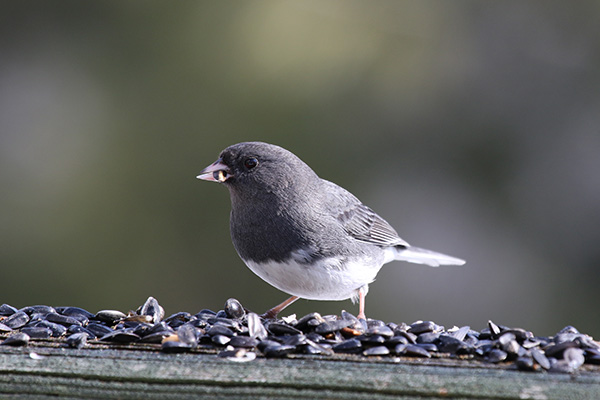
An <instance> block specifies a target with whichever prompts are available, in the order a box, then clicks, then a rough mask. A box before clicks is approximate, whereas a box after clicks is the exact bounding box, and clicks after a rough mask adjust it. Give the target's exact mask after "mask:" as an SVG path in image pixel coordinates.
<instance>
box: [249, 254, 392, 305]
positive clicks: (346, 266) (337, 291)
mask: <svg viewBox="0 0 600 400" xmlns="http://www.w3.org/2000/svg"><path fill="white" fill-rule="evenodd" d="M342 264H343V265H342ZM373 264H374V261H373V260H360V261H355V262H348V261H345V262H343V263H342V261H341V260H340V259H337V258H325V259H322V260H319V261H316V262H314V263H312V264H307V263H304V262H298V261H296V260H294V259H293V258H290V259H289V260H287V261H285V262H276V261H269V262H264V263H257V262H254V261H246V265H247V266H248V268H250V269H251V270H252V272H254V273H255V274H256V275H258V276H260V277H261V278H262V279H263V280H264V281H266V282H267V283H269V284H271V285H272V286H274V287H276V288H277V289H279V290H281V291H283V292H286V293H289V294H291V295H293V296H298V297H301V298H303V299H309V300H345V299H348V298H351V297H353V298H355V297H356V296H357V293H358V289H360V288H361V287H363V286H365V285H368V284H369V283H371V282H373V281H374V280H375V276H376V275H377V272H379V270H380V269H381V265H380V264H379V263H375V264H376V265H375V266H372V265H373Z"/></svg>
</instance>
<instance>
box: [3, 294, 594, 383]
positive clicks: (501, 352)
mask: <svg viewBox="0 0 600 400" xmlns="http://www.w3.org/2000/svg"><path fill="white" fill-rule="evenodd" d="M0 340H2V341H1V342H0V345H7V346H26V345H28V343H29V342H30V341H32V340H33V341H35V340H58V341H59V342H60V343H64V344H62V345H63V346H69V347H73V348H83V347H86V346H91V345H94V344H97V343H105V344H108V345H116V344H120V345H122V344H129V345H130V346H135V345H136V344H137V343H146V344H153V345H154V346H155V347H156V348H157V349H159V348H160V349H161V351H163V352H167V353H180V352H192V351H202V350H205V351H209V352H215V351H216V352H217V353H218V355H219V356H220V357H225V358H227V359H229V360H232V361H239V362H244V361H251V360H254V359H255V358H256V357H257V356H262V357H266V358H273V357H290V356H291V355H298V354H303V355H323V356H330V357H335V356H336V355H337V354H345V355H349V354H350V355H355V357H379V358H394V359H398V358H399V357H423V358H432V357H433V358H459V359H466V360H480V361H484V362H489V363H494V364H501V365H509V366H511V367H512V368H516V369H519V370H522V371H539V370H546V371H550V372H562V373H573V372H575V371H577V370H578V369H579V368H580V367H581V366H582V365H583V364H585V363H588V364H600V343H598V342H596V341H594V340H593V339H592V338H591V337H590V336H588V335H585V334H581V333H579V332H578V331H577V329H575V328H573V327H571V326H567V327H565V328H564V329H562V330H561V331H560V332H558V333H557V334H556V335H554V336H551V337H539V336H535V335H534V334H533V333H531V332H529V331H526V330H524V329H520V328H509V327H506V326H502V325H497V324H495V323H493V322H492V321H489V322H488V324H487V327H486V328H484V329H482V330H481V331H476V330H473V329H471V328H470V327H469V326H463V327H453V328H451V329H447V330H446V329H445V328H444V327H443V326H440V325H437V324H436V323H434V322H431V321H417V322H414V323H412V324H410V325H409V324H405V323H402V324H399V325H398V324H395V323H385V322H383V321H379V320H374V319H368V320H366V321H365V320H362V319H361V320H359V319H357V318H356V317H355V316H354V315H352V314H350V313H348V312H345V311H342V313H341V315H340V316H335V315H324V316H322V315H320V314H318V313H310V314H308V315H305V316H303V317H302V318H299V319H296V317H295V316H290V317H286V318H283V319H277V320H274V319H263V318H261V317H260V316H258V315H257V314H255V313H252V312H248V311H247V310H246V309H245V308H244V307H242V305H241V304H240V302H239V301H237V300H236V299H229V300H227V302H226V303H225V306H224V308H223V310H220V311H218V312H215V311H211V310H206V309H205V310H202V311H200V312H199V313H197V314H190V313H187V312H178V313H175V314H173V315H171V316H169V317H168V318H164V310H163V308H162V307H161V306H160V305H159V303H158V301H156V299H154V298H153V297H150V298H148V300H147V301H146V302H145V303H144V304H143V305H142V306H141V307H139V308H138V309H137V310H136V311H130V312H129V313H128V314H124V313H122V312H120V311H115V310H103V311H99V312H97V313H95V314H93V313H90V312H89V311H86V310H84V309H82V308H78V307H50V306H43V305H37V306H29V307H24V308H22V309H20V310H17V309H16V308H14V307H12V306H10V305H7V304H3V305H1V306H0ZM88 341H89V342H88Z"/></svg>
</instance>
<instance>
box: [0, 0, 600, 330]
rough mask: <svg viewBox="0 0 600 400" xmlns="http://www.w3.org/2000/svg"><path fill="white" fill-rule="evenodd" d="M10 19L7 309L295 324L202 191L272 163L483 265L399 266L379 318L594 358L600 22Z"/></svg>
mask: <svg viewBox="0 0 600 400" xmlns="http://www.w3.org/2000/svg"><path fill="white" fill-rule="evenodd" d="M1 4H2V12H1V13H0V21H1V24H0V185H1V188H2V189H1V195H0V210H1V211H0V268H1V270H0V272H1V276H0V303H9V304H11V305H13V306H16V307H23V306H26V305H33V304H49V305H55V306H58V305H74V306H80V307H85V308H87V309H89V310H90V311H97V310H99V309H105V308H115V309H119V310H122V311H127V310H129V309H135V308H136V307H137V306H138V305H140V304H141V303H142V302H143V301H144V300H145V299H146V298H147V297H148V296H154V297H156V298H157V299H158V300H159V302H160V303H161V304H162V305H163V307H164V308H165V310H166V313H167V314H171V313H174V312H177V311H189V312H193V313H195V312H197V311H199V310H200V309H202V308H211V309H213V310H218V309H221V308H222V307H223V304H224V302H225V300H226V299H227V298H229V297H235V298H237V299H239V300H240V301H241V302H242V304H244V305H245V306H246V307H248V308H250V309H253V310H255V311H257V312H262V311H264V310H266V309H267V308H269V307H271V306H273V305H275V304H276V303H278V302H280V301H282V300H283V299H285V298H286V297H287V295H286V294H284V293H282V292H279V291H278V290H276V289H274V288H272V287H270V286H269V285H268V284H266V283H265V282H263V281H262V280H260V278H258V277H256V276H254V275H253V274H252V272H251V271H250V270H248V269H247V268H246V267H245V266H244V264H243V263H242V262H241V260H239V258H238V256H237V254H236V253H235V250H234V249H233V246H232V244H231V241H230V238H229V227H228V220H229V208H230V205H229V196H228V193H227V190H226V189H225V188H224V187H221V186H219V185H216V184H210V183H206V182H201V181H198V180H196V178H195V176H196V175H197V174H198V173H199V172H200V170H201V169H202V168H204V167H205V166H206V165H208V164H209V163H212V162H213V161H214V160H215V159H216V158H217V156H218V154H219V152H220V151H221V150H222V149H223V148H225V147H226V146H228V145H230V144H233V143H236V142H240V141H246V140H262V141H267V142H271V143H275V144H279V145H281V146H283V147H285V148H287V149H289V150H291V151H293V152H294V153H296V154H297V155H298V156H300V158H302V159H303V160H304V161H306V162H307V163H308V164H309V165H311V166H312V167H313V169H314V170H315V171H316V172H317V173H318V174H319V175H320V176H321V177H324V178H326V179H329V180H331V181H334V182H336V183H338V184H340V185H342V186H344V187H345V188H347V189H348V190H350V191H352V192H353V193H354V194H356V195H357V196H358V197H359V198H360V199H361V200H362V201H363V202H365V203H366V204H368V205H369V206H371V207H372V208H373V209H375V210H376V211H377V212H378V213H379V214H381V215H382V216H383V217H384V218H386V219H387V220H388V221H389V222H390V223H391V224H392V225H393V226H394V227H396V229H397V230H398V232H399V233H400V234H401V236H402V237H403V238H404V239H405V240H407V241H408V242H409V243H411V244H414V245H417V246H420V247H425V248H430V249H434V250H438V251H441V252H446V253H448V254H451V255H454V256H457V257H462V258H465V259H466V260H467V264H466V265H465V266H463V267H445V268H438V269H436V268H428V267H424V266H419V265H411V264H406V263H393V264H388V265H386V266H385V267H384V268H383V269H382V270H381V272H380V273H379V276H378V280H377V281H376V282H375V283H373V284H372V285H371V291H370V293H369V296H368V297H367V315H368V316H370V317H372V318H378V319H384V320H386V321H394V322H402V321H404V322H407V323H410V322H413V321H415V320H417V319H424V320H425V319H428V320H434V321H436V322H437V323H440V324H444V325H446V327H451V326H452V325H465V324H467V325H471V326H472V327H473V328H476V329H481V328H483V327H484V326H485V324H486V322H487V320H488V319H492V320H493V321H494V322H496V323H500V324H505V325H509V326H520V327H523V328H526V329H529V330H533V331H534V332H535V333H537V334H540V335H550V334H553V333H555V332H556V331H557V330H559V329H561V328H562V327H564V326H565V325H574V326H575V327H577V328H578V329H579V330H580V331H583V332H586V333H589V334H592V335H595V336H600V319H599V317H598V313H597V305H598V289H599V287H600V275H599V272H598V267H599V266H600V24H599V23H598V21H599V19H600V2H598V1H593V0H592V1H575V2H549V1H503V2H479V1H369V2H367V1H364V2H362V1H344V2H341V1H327V2H323V1H319V0H314V1H248V2H212V1H179V2H168V1H162V2H159V1H144V2H134V1H102V2H80V1H59V2H57V1H37V2H36V1H22V0H21V1H2V3H1ZM342 309H346V310H349V311H352V312H353V313H355V314H356V312H357V306H355V305H352V304H351V302H350V301H345V302H315V301H306V300H302V301H299V302H297V303H296V304H294V305H293V306H292V307H290V308H289V309H288V310H289V313H297V314H298V316H301V315H304V314H305V313H308V312H311V311H319V312H321V313H324V314H325V313H335V314H337V313H339V312H340V311H341V310H342ZM286 312H287V311H286Z"/></svg>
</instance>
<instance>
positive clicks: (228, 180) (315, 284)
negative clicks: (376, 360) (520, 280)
mask: <svg viewBox="0 0 600 400" xmlns="http://www.w3.org/2000/svg"><path fill="white" fill-rule="evenodd" d="M197 178H198V179H201V180H205V181H211V182H218V183H221V184H223V185H224V186H225V187H227V189H229V195H230V199H231V213H230V223H229V227H230V233H231V240H232V242H233V245H234V247H235V250H236V251H237V253H238V255H239V256H240V258H241V259H242V260H243V261H244V263H245V264H246V266H247V267H248V268H249V269H250V270H252V272H254V273H255V274H256V275H258V276H259V277H260V278H262V279H263V280H264V281H266V282H267V283H269V284H270V285H271V286H274V287H275V288H277V289H279V290H281V291H282V292H285V293H287V294H289V295H291V297H290V298H288V299H287V300H285V301H284V302H282V303H281V304H279V305H277V306H275V307H273V308H271V309H269V310H268V311H266V312H265V313H264V314H263V315H262V316H263V317H264V318H277V315H278V314H279V313H280V312H281V311H282V310H283V309H285V308H286V307H287V306H289V305H290V304H292V303H293V302H295V301H296V300H298V299H299V298H302V299H307V300H346V299H351V300H352V301H353V302H354V303H355V302H356V301H358V302H359V312H358V315H357V318H359V319H365V320H366V316H365V296H366V295H367V292H368V290H369V284H370V283H372V282H373V281H374V280H375V278H376V276H377V273H378V272H379V270H380V269H381V267H382V266H383V265H384V264H386V263H389V262H391V261H395V260H399V261H408V262H411V263H417V264H425V265H429V266H432V267H437V266H440V265H462V264H464V263H465V261H464V260H462V259H460V258H456V257H452V256H449V255H446V254H442V253H438V252H435V251H431V250H426V249H422V248H419V247H414V246H411V245H410V244H408V243H407V242H406V241H404V240H403V239H401V238H400V236H399V235H398V233H397V232H396V230H395V229H394V228H393V227H392V226H391V225H390V224H389V223H388V222H387V221H386V220H384V219H383V218H382V217H381V216H379V215H378V214H377V213H376V212H375V211H373V210H372V209H371V208H369V207H368V206H366V205H365V204H363V203H362V202H361V201H360V200H359V199H358V198H357V197H356V196H354V195H353V194H352V193H350V192H349V191H347V190H346V189H344V188H342V187H341V186H338V185H336V184H335V183H332V182H330V181H328V180H325V179H322V178H320V177H319V176H318V175H317V173H316V172H315V171H313V170H312V169H311V168H310V167H309V166H308V165H307V164H306V163H305V162H303V161H302V160H301V159H300V158H299V157H297V156H296V155H295V154H293V153H292V152H290V151H288V150H286V149H284V148H282V147H280V146H277V145H273V144H269V143H264V142H242V143H237V144H234V145H232V146H229V147H227V148H226V149H225V150H223V151H222V152H221V153H220V155H219V157H218V159H217V160H216V161H215V162H214V163H212V164H210V165H209V166H208V167H206V168H204V169H203V170H202V171H201V172H200V175H198V176H197Z"/></svg>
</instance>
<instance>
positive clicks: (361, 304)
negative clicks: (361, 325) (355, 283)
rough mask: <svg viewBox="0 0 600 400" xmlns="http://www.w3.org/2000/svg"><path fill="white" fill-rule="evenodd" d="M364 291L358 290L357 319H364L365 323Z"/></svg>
mask: <svg viewBox="0 0 600 400" xmlns="http://www.w3.org/2000/svg"><path fill="white" fill-rule="evenodd" d="M365 296H366V294H365V291H364V290H362V288H360V289H359V290H358V316H357V318H358V319H364V320H365V321H366V320H367V317H366V316H365Z"/></svg>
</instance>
